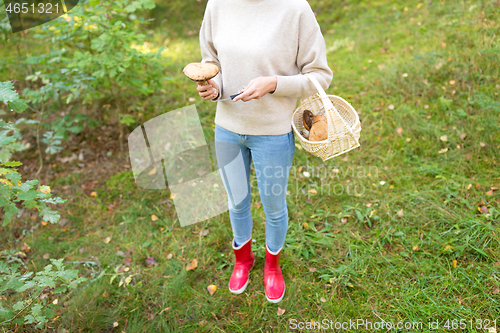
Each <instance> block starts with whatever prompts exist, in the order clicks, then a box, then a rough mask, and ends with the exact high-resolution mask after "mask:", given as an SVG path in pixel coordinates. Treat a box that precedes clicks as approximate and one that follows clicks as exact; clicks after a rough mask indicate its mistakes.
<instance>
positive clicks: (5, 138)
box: [0, 134, 16, 146]
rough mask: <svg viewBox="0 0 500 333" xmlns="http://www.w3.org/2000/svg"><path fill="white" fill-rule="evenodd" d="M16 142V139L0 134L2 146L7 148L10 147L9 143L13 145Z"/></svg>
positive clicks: (0, 144)
mask: <svg viewBox="0 0 500 333" xmlns="http://www.w3.org/2000/svg"><path fill="white" fill-rule="evenodd" d="M14 141H16V138H14V137H13V136H6V135H5V134H0V146H5V145H8V144H9V143H12V142H14Z"/></svg>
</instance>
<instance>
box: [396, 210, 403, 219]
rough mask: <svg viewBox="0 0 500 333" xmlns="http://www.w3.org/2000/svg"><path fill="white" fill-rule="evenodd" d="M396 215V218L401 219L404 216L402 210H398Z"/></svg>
mask: <svg viewBox="0 0 500 333" xmlns="http://www.w3.org/2000/svg"><path fill="white" fill-rule="evenodd" d="M397 214H398V216H400V217H403V216H404V213H403V210H402V209H401V210H398V212H397Z"/></svg>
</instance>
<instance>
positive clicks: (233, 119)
mask: <svg viewBox="0 0 500 333" xmlns="http://www.w3.org/2000/svg"><path fill="white" fill-rule="evenodd" d="M200 48H201V55H202V62H210V63H214V64H216V65H217V66H219V68H220V72H219V74H217V76H216V77H214V78H213V79H212V80H209V81H208V85H205V86H202V85H200V84H199V85H198V87H197V91H198V93H199V95H200V96H201V97H202V98H203V99H205V100H212V101H219V100H221V99H228V100H225V101H219V102H217V110H216V114H215V142H227V143H232V144H234V145H237V146H238V147H239V149H240V152H241V155H242V157H243V162H244V166H245V170H234V168H233V170H229V171H228V170H225V176H226V177H223V179H224V184H225V187H226V190H227V192H228V202H229V217H230V220H231V226H232V229H233V236H234V238H233V241H232V246H233V250H234V254H235V265H234V268H233V272H232V275H231V278H230V280H229V290H230V291H231V292H232V293H235V294H240V293H242V292H243V291H244V290H245V288H246V287H247V285H248V282H249V278H248V277H249V271H250V269H251V268H252V267H253V265H254V263H255V257H254V254H253V252H252V249H251V246H252V241H251V239H252V237H251V235H252V225H253V221H252V215H251V213H250V202H251V195H250V194H251V191H250V168H251V162H252V160H253V163H254V168H255V172H256V178H257V182H258V188H259V194H260V198H261V201H262V206H263V209H264V212H265V215H266V261H265V264H264V290H265V294H266V298H267V300H268V301H270V302H273V303H277V302H279V301H281V300H282V299H283V296H284V294H285V282H284V280H283V275H282V272H281V268H280V265H279V258H280V254H281V250H282V248H283V245H284V243H285V238H286V232H287V229H288V209H287V204H286V188H287V184H288V176H289V173H290V168H291V166H292V160H293V156H294V153H295V143H294V134H293V131H292V127H291V120H292V113H293V111H294V109H295V106H296V102H297V99H304V98H307V97H308V96H310V95H312V94H314V93H316V89H315V88H314V86H313V84H312V83H310V82H309V80H308V79H307V77H305V76H304V75H302V74H306V73H310V74H312V75H314V77H315V78H316V79H317V80H318V82H319V83H320V84H321V86H322V87H323V88H324V89H325V90H326V89H327V88H328V86H329V84H330V82H331V80H332V76H333V74H332V71H331V70H330V68H329V67H328V64H327V59H326V47H325V41H324V38H323V36H322V34H321V30H320V27H319V25H318V23H317V21H316V18H315V16H314V13H313V11H312V10H311V7H310V6H309V4H308V3H307V1H306V0H210V1H208V4H207V7H206V10H205V15H204V18H203V22H202V25H201V29H200ZM301 73H302V74H301ZM240 87H243V88H242V89H240ZM236 92H238V93H241V94H240V95H238V96H237V97H235V98H234V99H232V100H231V99H229V96H231V95H233V94H235V93H236ZM219 147H220V146H219ZM216 153H217V159H218V161H219V166H220V165H221V164H220V159H219V156H221V154H223V153H224V152H222V151H221V148H216ZM221 174H222V173H221ZM226 178H227V179H226ZM228 184H231V185H228ZM238 191H239V193H245V194H246V196H244V197H242V196H241V195H240V197H241V198H240V199H239V200H235V198H236V197H238V195H237V194H238V193H236V194H235V193H233V192H238Z"/></svg>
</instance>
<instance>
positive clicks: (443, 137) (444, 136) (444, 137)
mask: <svg viewBox="0 0 500 333" xmlns="http://www.w3.org/2000/svg"><path fill="white" fill-rule="evenodd" d="M439 139H440V140H441V141H444V142H446V141H448V136H446V135H442V136H441V137H440V138H439Z"/></svg>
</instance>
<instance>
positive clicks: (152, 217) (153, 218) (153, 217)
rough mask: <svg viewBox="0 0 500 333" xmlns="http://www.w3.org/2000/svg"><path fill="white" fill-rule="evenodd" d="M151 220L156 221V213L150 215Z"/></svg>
mask: <svg viewBox="0 0 500 333" xmlns="http://www.w3.org/2000/svg"><path fill="white" fill-rule="evenodd" d="M151 221H153V222H154V221H158V217H157V216H156V215H154V214H153V215H151Z"/></svg>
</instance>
